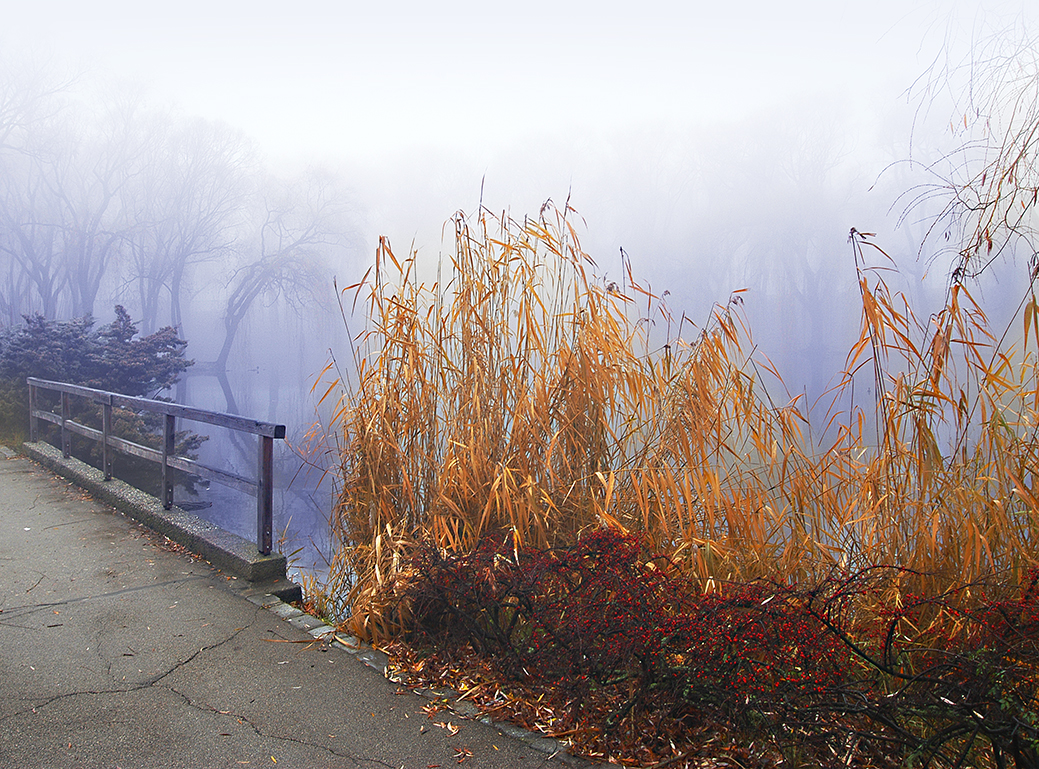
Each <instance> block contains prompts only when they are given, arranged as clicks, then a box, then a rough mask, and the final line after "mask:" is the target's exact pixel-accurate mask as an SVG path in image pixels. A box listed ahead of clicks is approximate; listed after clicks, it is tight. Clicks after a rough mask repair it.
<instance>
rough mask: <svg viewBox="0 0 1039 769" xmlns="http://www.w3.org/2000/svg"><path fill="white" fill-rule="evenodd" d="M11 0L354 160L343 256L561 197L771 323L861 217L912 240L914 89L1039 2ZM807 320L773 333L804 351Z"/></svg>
mask: <svg viewBox="0 0 1039 769" xmlns="http://www.w3.org/2000/svg"><path fill="white" fill-rule="evenodd" d="M9 5H11V6H12V7H10V8H7V9H5V14H4V16H5V24H4V30H3V31H2V32H0V36H2V37H0V43H2V44H3V45H4V46H5V48H7V49H8V51H10V52H15V53H18V52H21V53H31V54H33V55H34V56H36V57H37V58H44V59H50V60H51V61H52V63H54V64H56V65H58V66H60V67H65V68H68V69H69V70H70V71H74V72H85V73H86V74H85V75H84V78H85V79H88V80H94V79H97V80H99V81H100V80H108V81H111V80H116V81H121V82H124V83H131V82H132V83H143V84H144V86H145V87H146V88H147V90H148V93H149V96H150V99H151V100H152V101H153V102H154V103H155V104H162V105H165V104H174V105H176V106H177V109H178V110H179V111H180V112H181V113H182V114H185V115H199V116H201V117H204V118H206V119H210V120H219V121H224V122H226V123H228V124H230V125H232V126H235V127H238V128H241V129H242V130H243V131H244V132H245V133H246V134H247V135H248V136H250V137H252V138H253V139H255V140H256V141H257V142H258V144H259V145H260V147H261V148H262V149H263V150H264V151H265V152H266V153H267V156H268V159H269V162H271V163H272V164H273V165H275V166H276V167H280V168H292V167H298V166H301V165H303V164H305V163H321V164H325V165H328V166H330V167H333V168H335V169H336V170H338V171H339V172H341V173H342V174H343V176H344V178H345V179H346V183H347V185H348V186H349V187H350V188H351V189H352V191H353V195H354V197H355V200H356V219H357V228H358V232H359V233H360V235H359V238H358V241H359V243H360V245H359V248H360V249H361V251H362V253H361V254H359V255H358V260H359V261H351V263H349V264H344V266H343V267H342V269H343V270H344V271H350V270H356V269H357V267H358V264H359V262H363V261H364V260H366V259H370V256H371V254H372V253H374V250H375V245H376V239H377V237H378V236H379V235H387V236H389V237H390V238H391V241H392V242H393V243H394V245H395V247H396V248H397V250H398V251H406V250H407V249H408V248H410V247H411V246H412V245H414V246H415V247H417V248H418V249H419V250H420V252H423V253H432V254H434V255H435V252H436V251H437V250H439V249H440V247H441V232H442V225H443V223H444V221H445V219H446V218H447V217H449V216H450V215H451V214H452V213H453V212H455V211H456V210H459V209H462V210H466V211H472V210H474V209H475V208H476V206H477V204H478V203H479V202H480V201H481V195H482V202H483V203H484V204H485V205H487V206H489V207H490V208H492V209H494V210H499V211H500V210H508V211H509V212H511V213H512V214H513V215H516V216H522V215H523V214H525V213H533V212H536V211H537V209H538V208H539V206H540V204H541V203H542V202H543V201H544V200H545V199H547V198H552V199H553V200H555V201H556V202H557V203H558V204H562V202H563V201H564V200H565V199H566V198H567V197H569V198H570V201H571V204H572V205H573V206H574V207H575V208H576V209H577V210H578V211H579V212H580V213H581V214H582V215H583V216H584V218H585V220H586V221H587V224H588V226H587V231H586V234H585V236H584V241H583V243H584V246H585V248H586V250H588V251H589V252H590V253H591V254H592V256H593V257H594V258H596V260H597V261H598V262H599V264H600V269H601V271H602V272H603V273H605V274H607V275H611V274H612V275H614V276H616V274H617V272H618V271H619V260H618V256H617V255H618V252H619V248H620V247H624V249H625V250H626V251H627V252H628V253H629V254H630V255H631V258H632V263H633V265H634V267H635V269H636V270H637V271H638V273H639V275H640V277H644V278H645V279H646V280H647V281H649V282H651V283H653V284H654V285H655V286H656V287H660V286H661V285H663V284H665V283H666V284H667V286H668V287H669V289H670V290H671V293H672V298H673V301H674V302H675V303H680V308H679V309H681V310H684V311H687V312H689V314H690V315H691V316H693V317H703V316H705V315H706V313H707V310H708V308H709V306H710V303H711V302H714V301H724V300H725V298H726V297H727V296H728V293H729V292H730V291H732V290H734V289H737V288H744V287H748V288H750V289H751V292H749V294H748V302H749V303H751V304H752V305H753V306H754V307H756V308H757V311H758V312H759V313H761V314H763V315H764V318H765V319H766V328H767V326H768V323H767V319H768V318H774V317H776V314H777V313H778V312H780V310H779V309H777V308H778V307H780V305H778V304H777V303H776V302H777V299H776V297H780V296H782V295H783V294H784V292H794V291H798V290H801V289H803V278H804V276H805V275H808V274H809V273H811V274H813V275H815V274H816V273H818V274H819V275H821V276H822V277H821V278H818V279H819V280H823V285H826V286H828V287H829V288H830V289H831V294H832V295H834V296H840V295H841V292H842V291H845V290H848V289H849V287H852V288H853V286H854V284H853V282H852V281H851V277H852V275H851V272H850V269H849V267H848V264H847V259H848V257H849V254H848V250H847V246H846V238H847V232H848V229H849V228H850V227H852V226H855V227H858V228H859V229H865V230H871V231H878V232H879V233H880V234H881V236H882V237H883V238H884V239H885V241H884V242H885V243H888V244H890V243H894V242H896V239H897V243H896V245H897V248H896V249H895V250H896V251H897V252H898V254H899V256H902V257H905V259H906V260H907V261H911V260H912V258H914V257H915V253H914V246H913V242H912V233H911V232H910V231H909V230H903V231H902V232H900V233H895V231H894V226H893V223H894V219H895V218H896V216H893V215H892V206H893V204H894V201H895V200H896V198H897V195H898V194H899V192H902V191H904V190H903V189H900V185H905V184H912V183H915V182H916V181H918V180H915V179H913V178H912V177H910V176H906V175H904V174H903V175H900V173H901V172H899V171H897V170H896V171H895V172H888V173H887V174H886V175H883V174H882V172H883V171H884V169H885V168H888V167H889V166H891V164H897V162H898V161H900V160H904V159H905V158H906V157H907V156H908V154H909V152H910V146H909V136H910V135H911V134H912V133H913V131H914V130H915V131H916V132H917V139H918V144H919V147H918V148H917V150H916V151H917V152H919V153H922V154H923V155H927V153H928V152H930V153H931V154H932V155H933V156H937V155H938V154H940V152H941V151H942V150H943V147H942V142H943V141H945V140H947V139H948V137H944V138H943V137H942V135H941V132H942V130H943V126H944V121H946V120H947V119H948V116H947V115H944V114H938V113H941V109H936V115H937V117H936V118H935V121H934V122H935V126H934V127H933V137H932V135H931V134H928V133H927V132H926V131H923V130H921V129H922V128H923V126H921V125H919V124H918V123H919V121H920V115H919V112H918V108H919V103H913V101H912V100H911V99H910V98H907V96H906V91H907V89H909V88H910V87H911V86H912V85H913V84H914V82H915V81H916V79H917V78H918V77H920V75H921V74H922V73H924V72H925V71H926V70H927V68H928V67H931V66H934V65H936V64H937V65H939V66H940V65H941V63H942V60H943V59H944V58H948V59H950V60H953V59H957V58H960V57H962V56H965V55H966V53H967V51H968V50H969V49H970V45H971V41H972V40H973V39H977V38H979V37H981V36H983V35H985V34H987V33H989V32H991V31H992V30H998V29H1000V28H1001V27H1002V26H1004V25H1006V24H1008V23H1010V22H1011V21H1012V20H1013V19H1015V18H1017V17H1020V16H1024V17H1026V18H1027V19H1030V20H1034V19H1035V18H1036V15H1037V10H1036V8H1035V3H1034V0H988V1H986V2H980V1H979V0H971V1H970V2H960V1H957V0H908V1H907V0H882V1H881V2H869V3H866V2H861V0H860V1H858V2H850V1H848V0H818V1H816V2H803V1H802V2H790V3H782V4H777V3H774V2H765V1H761V2H740V3H727V4H722V3H716V2H710V3H708V2H694V3H686V4H680V3H674V2H659V1H658V0H651V1H650V2H643V3H638V4H632V3H621V2H601V1H600V2H569V3H557V2H551V3H550V2H547V0H533V1H531V2H525V3H522V4H508V5H505V4H492V3H482V2H475V1H466V0H452V1H451V2H446V3H436V4H430V3H422V2H403V1H400V0H397V1H395V2H384V3H377V4H376V3H357V2H331V1H329V0H319V1H312V2H308V3H305V4H286V3H283V2H274V1H273V0H259V1H258V0H249V1H247V2H246V1H240V0H230V1H229V0H215V1H213V0H209V1H208V2H201V1H200V0H185V1H184V2H179V3H168V4H153V3H131V2H114V1H113V0H99V2H95V3H91V4H84V3H77V2H70V1H68V0H65V1H63V2H55V1H54V0H37V2H34V3H18V4H17V5H15V4H13V3H9ZM927 128H928V131H930V130H931V127H930V126H928V127H927ZM927 137H931V138H933V139H934V142H933V145H934V146H933V147H930V148H929V147H928V146H927V145H928V141H927V140H926V139H927ZM945 149H948V147H945ZM878 180H879V181H878ZM896 207H897V206H896ZM895 214H896V215H897V211H895ZM787 260H788V261H787ZM820 271H822V272H820ZM798 275H801V276H802V277H801V278H798V277H797V276H798ZM342 277H343V281H342V282H344V283H345V282H348V281H347V278H349V277H351V276H349V275H346V276H342ZM798 280H801V284H798ZM783 281H789V283H786V284H784V282H783ZM798 286H800V288H799V287H798ZM770 297H771V298H770ZM755 303H756V304H755ZM853 320H854V319H853V318H852V320H851V321H849V323H852V325H853ZM790 324H791V327H790V328H788V329H787V331H786V332H784V333H780V332H779V331H777V330H776V328H775V324H772V326H773V328H772V329H769V330H770V331H771V332H772V334H773V336H774V337H775V338H773V339H771V340H769V341H771V342H772V343H774V344H785V345H791V344H793V345H801V346H802V348H803V347H804V346H805V344H806V343H805V342H804V340H803V339H793V341H791V338H792V337H797V336H798V335H799V334H800V332H799V331H797V330H796V328H797V323H796V322H795V319H791V320H790ZM841 329H844V327H843V326H842V325H841V324H839V323H838V324H836V330H835V333H838V334H839V333H840V330H841ZM844 331H847V329H844ZM784 336H785V337H786V338H784ZM843 344H844V340H843V339H837V340H834V341H833V342H832V345H831V346H832V347H833V348H834V349H835V350H836V349H840V348H843ZM816 347H818V344H816ZM834 355H836V353H834ZM791 356H793V357H792V359H796V358H798V357H799V356H801V353H798V352H797V351H796V350H795V351H792V352H791ZM835 360H836V358H835ZM829 363H830V362H829V361H828V362H827V364H826V365H829ZM791 365H793V364H791Z"/></svg>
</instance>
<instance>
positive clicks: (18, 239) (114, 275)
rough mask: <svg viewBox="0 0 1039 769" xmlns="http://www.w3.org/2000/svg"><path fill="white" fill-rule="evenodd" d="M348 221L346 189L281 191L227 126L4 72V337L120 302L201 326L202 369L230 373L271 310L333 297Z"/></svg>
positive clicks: (122, 95)
mask: <svg viewBox="0 0 1039 769" xmlns="http://www.w3.org/2000/svg"><path fill="white" fill-rule="evenodd" d="M345 213H346V198H345V196H344V193H343V190H342V187H341V184H340V182H339V180H338V179H337V178H335V177H334V176H332V175H330V174H325V173H322V172H316V171H308V172H306V173H304V174H301V175H299V176H297V177H296V178H292V179H285V178H281V177H278V176H275V175H273V174H272V173H270V172H269V171H268V170H267V168H265V166H264V163H263V162H262V159H261V158H260V157H259V156H258V154H257V152H256V151H255V150H254V148H253V147H252V146H251V144H250V142H249V141H248V139H247V138H246V137H245V136H243V135H242V134H241V133H239V132H238V131H236V130H234V129H232V128H230V127H228V126H225V125H222V124H217V123H213V122H207V121H204V120H201V119H188V118H184V117H180V116H178V115H176V114H174V113H172V112H170V111H168V110H164V109H158V108H155V107H153V106H151V105H149V103H148V102H147V100H146V99H145V98H144V96H143V95H142V93H141V91H140V90H139V89H136V88H134V87H127V86H120V87H104V88H100V89H97V88H95V89H88V88H86V87H85V86H84V84H83V83H82V82H81V81H79V80H77V79H76V78H72V77H64V76H62V75H60V74H58V73H56V72H54V71H50V70H48V69H47V68H46V67H42V66H36V65H34V64H29V63H21V62H14V61H10V60H3V59H2V58H0V326H10V325H16V324H20V323H22V322H23V319H24V318H26V317H32V316H35V315H36V314H39V315H42V316H43V317H45V318H48V319H62V318H82V317H88V316H91V317H92V316H93V315H95V313H100V314H101V315H102V316H105V315H108V314H110V313H111V310H112V307H113V306H114V305H115V304H117V303H118V304H120V305H123V306H125V307H126V309H127V310H128V312H129V313H130V314H131V315H132V316H133V317H134V318H135V319H139V324H140V330H141V333H142V334H145V335H147V334H151V333H154V332H156V331H157V330H159V329H161V328H163V327H166V326H170V327H173V328H174V329H176V330H177V331H178V333H180V334H181V335H186V332H185V331H184V325H185V320H186V319H191V318H192V317H193V316H195V317H199V316H204V317H206V318H207V319H211V322H207V323H206V325H205V330H206V332H207V337H208V335H209V334H211V333H212V332H211V331H209V329H210V328H212V329H214V330H215V332H216V337H217V338H216V339H213V338H211V337H208V341H209V343H208V347H207V350H209V349H211V352H210V353H209V354H208V355H207V357H208V358H209V359H208V360H204V361H201V360H200V361H198V363H197V366H196V369H197V370H203V371H208V372H210V373H215V374H219V373H220V372H223V371H225V370H226V368H227V366H228V360H229V357H230V356H231V353H232V350H233V349H234V347H235V342H236V338H238V337H239V331H240V330H241V329H242V328H243V322H244V321H245V320H246V317H247V316H248V315H249V313H250V311H251V310H253V309H254V308H256V307H257V306H258V305H259V304H267V305H270V304H273V303H277V304H279V306H284V305H286V304H287V305H289V306H291V307H295V308H297V309H298V308H299V307H301V306H302V305H303V304H307V305H308V306H312V305H313V304H314V303H315V302H317V301H318V300H319V299H320V297H321V296H322V295H324V294H327V293H331V292H330V291H329V289H330V286H331V269H330V267H329V266H328V265H329V264H330V262H331V260H332V259H333V257H334V254H335V253H336V252H337V250H338V249H340V248H341V247H342V246H343V244H344V243H345V233H346V231H347V229H346V217H345ZM189 341H190V340H189ZM225 391H226V388H225Z"/></svg>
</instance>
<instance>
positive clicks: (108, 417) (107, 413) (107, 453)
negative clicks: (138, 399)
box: [101, 395, 112, 481]
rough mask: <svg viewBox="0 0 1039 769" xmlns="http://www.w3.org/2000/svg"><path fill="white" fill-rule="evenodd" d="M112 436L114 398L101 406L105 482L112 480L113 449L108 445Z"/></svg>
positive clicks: (109, 397) (102, 461)
mask: <svg viewBox="0 0 1039 769" xmlns="http://www.w3.org/2000/svg"><path fill="white" fill-rule="evenodd" d="M111 434H112V396H111V395H109V396H108V402H107V403H102V404H101V435H102V438H101V467H102V469H103V470H104V473H105V480H106V481H110V480H112V447H111V446H109V445H108V437H109V436H110V435H111Z"/></svg>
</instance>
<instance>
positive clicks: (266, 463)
mask: <svg viewBox="0 0 1039 769" xmlns="http://www.w3.org/2000/svg"><path fill="white" fill-rule="evenodd" d="M27 382H28V385H29V440H30V441H32V442H34V443H35V442H36V441H37V437H38V426H39V423H38V420H40V419H43V420H44V421H47V422H52V423H54V424H57V425H59V426H60V427H61V450H62V454H63V455H64V456H65V458H66V459H67V458H68V457H69V456H70V455H71V453H72V452H71V435H70V433H76V434H78V435H82V436H84V437H86V438H89V439H91V440H95V441H99V442H100V443H101V453H102V462H101V463H102V466H103V469H104V476H105V480H106V481H108V480H111V479H112V456H111V451H110V449H114V450H116V451H119V452H121V453H123V454H131V455H133V456H137V457H140V458H142V459H146V460H148V461H151V462H158V463H160V464H161V465H162V486H163V494H162V506H163V507H164V508H165V509H166V510H169V509H170V508H171V507H173V475H172V470H173V469H174V468H176V469H180V470H184V471H186V472H191V473H195V474H196V475H200V476H201V477H204V478H207V479H209V480H214V481H216V482H217V483H222V484H224V485H226V486H231V487H233V488H236V489H239V490H240V491H245V492H246V493H251V494H254V495H255V496H256V547H257V549H258V550H259V551H260V553H262V554H263V555H269V554H270V552H271V549H272V548H273V531H274V515H273V507H274V499H273V491H274V486H273V475H274V439H275V438H284V437H285V425H278V424H274V423H272V422H262V421H259V420H255V419H249V418H247V417H242V416H238V415H237V414H226V413H223V412H220V411H208V410H206V409H197V408H192V407H191V406H182V405H180V404H178V403H168V402H166V401H159V400H153V399H151V398H138V397H135V396H131V395H122V394H120V393H116V392H110V391H108V390H98V389H95V388H93V387H84V386H83V385H75V384H70V383H68V382H54V381H51V380H48V379H38V378H37V377H29V378H28V380H27ZM37 389H40V390H50V391H54V392H59V393H61V414H60V415H57V414H54V413H51V412H49V411H43V410H41V409H38V408H37V407H36V405H37V396H36V391H37ZM70 395H76V396H79V397H83V398H87V399H89V400H91V401H94V402H95V403H98V404H100V405H101V407H102V420H101V422H102V429H101V430H95V429H94V428H92V427H87V426H86V425H82V424H79V423H78V422H75V421H73V420H72V419H71V418H70V416H69V414H70V411H69V402H68V397H69V396H70ZM113 407H115V408H126V409H131V410H135V411H149V412H152V413H155V414H162V415H163V416H164V417H165V419H164V426H163V448H162V449H161V450H158V449H152V448H149V447H147V446H142V445H140V444H138V443H133V442H132V441H128V440H124V439H122V438H118V437H116V436H114V435H112V434H111V433H112V408H113ZM178 417H179V418H181V419H187V420H189V421H193V422H204V423H207V424H212V425H217V426H219V427H226V428H228V429H231V430H237V431H239V432H245V433H252V434H254V435H257V436H259V444H260V445H259V455H258V463H257V465H258V472H257V479H256V480H255V481H253V480H250V479H249V478H243V477H242V476H239V475H235V474H233V473H228V472H226V471H224V470H219V469H217V468H215V467H208V466H207V465H203V464H201V463H200V462H196V461H195V460H192V459H188V458H187V457H178V456H176V454H175V451H174V436H175V431H176V419H177V418H178Z"/></svg>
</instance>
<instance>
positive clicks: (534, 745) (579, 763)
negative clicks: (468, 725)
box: [245, 591, 600, 767]
mask: <svg viewBox="0 0 1039 769" xmlns="http://www.w3.org/2000/svg"><path fill="white" fill-rule="evenodd" d="M250 592H252V591H250ZM245 598H246V600H248V601H249V602H250V603H253V604H255V605H256V606H259V607H261V608H263V609H267V610H268V611H270V612H271V613H272V614H275V615H276V616H278V617H280V618H281V619H283V620H285V621H286V622H288V623H289V624H290V625H293V626H294V627H297V628H299V629H300V630H303V631H304V632H306V633H307V634H309V635H310V636H312V637H313V638H314V641H315V642H317V643H325V644H327V645H328V647H329V648H338V649H341V650H342V651H345V652H346V653H347V654H349V655H351V656H352V657H354V658H355V659H357V660H358V661H360V662H363V663H364V664H365V665H367V666H368V667H370V668H372V669H373V670H375V671H377V672H378V673H380V674H381V675H382V676H383V678H386V679H387V680H389V681H392V682H394V683H396V684H400V683H401V682H400V681H399V680H398V679H397V678H396V677H395V676H393V674H392V673H391V672H390V658H389V656H388V655H387V654H386V653H385V652H381V651H379V650H378V649H373V648H372V647H371V646H370V645H369V644H366V643H365V642H363V641H361V640H360V639H359V638H357V637H356V636H353V635H347V634H343V633H339V632H337V631H336V628H335V627H334V626H333V625H330V624H328V623H327V622H325V621H324V620H322V619H319V618H318V617H315V616H314V615H313V614H307V613H306V612H304V611H302V610H301V609H299V608H297V607H295V606H293V605H292V604H290V603H285V602H284V601H282V600H281V599H280V598H278V597H277V596H276V595H271V594H269V593H263V594H261V593H258V592H252V594H251V595H248V594H247V595H245ZM411 691H414V692H415V693H416V694H418V695H419V696H421V697H425V698H426V699H429V700H443V699H448V700H451V699H454V700H455V701H453V702H450V701H449V702H447V703H446V704H447V705H448V707H450V709H451V710H453V711H454V712H456V713H458V714H459V715H460V716H464V717H465V718H469V719H472V720H474V721H480V722H481V723H484V724H487V725H488V726H493V727H494V728H495V729H497V730H498V731H499V732H501V733H502V734H504V735H506V736H508V737H511V738H512V739H515V740H519V741H520V742H522V743H524V744H526V745H527V746H528V747H530V748H531V749H533V750H536V751H538V752H539V753H545V754H548V755H549V756H550V757H551V758H556V759H559V760H561V761H563V762H564V763H566V764H568V765H570V766H574V767H594V766H600V764H596V763H593V762H591V761H588V760H587V759H584V758H580V757H579V756H573V755H570V754H569V753H567V749H566V744H565V743H563V742H562V741H560V740H558V739H556V738H554V737H542V736H539V735H538V734H535V733H534V732H530V731H527V730H526V729H524V728H522V727H519V726H516V725H515V724H511V723H509V722H507V721H495V720H494V719H492V718H491V717H490V716H484V715H481V714H480V710H479V708H477V707H476V706H475V705H473V704H472V703H471V702H458V701H457V698H458V697H459V694H458V692H456V691H453V690H450V689H412V690H411Z"/></svg>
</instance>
